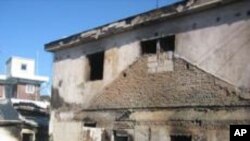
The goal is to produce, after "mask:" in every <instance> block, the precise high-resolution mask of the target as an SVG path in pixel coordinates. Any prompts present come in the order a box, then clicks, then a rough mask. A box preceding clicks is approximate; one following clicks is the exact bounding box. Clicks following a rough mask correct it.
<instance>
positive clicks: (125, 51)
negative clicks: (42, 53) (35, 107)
mask: <svg viewBox="0 0 250 141" xmlns="http://www.w3.org/2000/svg"><path fill="white" fill-rule="evenodd" d="M102 44H103V43H102V42H100V43H98V44H94V45H93V44H90V45H88V44H87V45H84V46H83V47H82V48H83V49H85V51H86V54H89V53H91V52H94V51H95V50H93V48H92V46H99V47H100V46H102ZM82 48H76V50H67V51H66V52H65V51H62V52H58V54H56V55H55V56H56V57H59V58H60V56H62V57H65V56H67V55H65V53H66V54H68V56H70V57H69V58H60V59H61V60H58V61H55V63H54V74H55V75H54V79H53V80H54V81H53V88H54V93H53V95H59V96H60V97H61V98H62V99H63V101H64V102H68V103H75V104H84V105H88V102H89V101H90V100H91V99H92V97H93V96H95V94H97V93H99V92H100V91H101V90H102V89H103V87H105V86H106V85H107V84H108V83H110V82H112V80H114V78H116V77H117V76H118V75H119V73H120V72H121V71H122V70H124V69H125V68H127V67H128V66H129V65H131V64H132V63H133V62H134V61H135V60H136V59H137V57H139V54H140V48H139V42H134V43H129V44H126V45H124V47H123V48H117V47H115V48H111V49H108V50H107V51H105V60H104V65H105V67H104V74H103V76H104V78H103V80H98V81H87V76H86V73H87V70H88V64H87V62H88V61H87V58H86V56H85V55H83V54H82V51H81V50H82ZM97 50H100V49H97ZM84 54H85V53H84ZM128 55H129V58H128ZM69 66H70V67H69ZM72 95H74V96H72ZM54 99H55V100H56V101H53V96H52V103H58V98H54Z"/></svg>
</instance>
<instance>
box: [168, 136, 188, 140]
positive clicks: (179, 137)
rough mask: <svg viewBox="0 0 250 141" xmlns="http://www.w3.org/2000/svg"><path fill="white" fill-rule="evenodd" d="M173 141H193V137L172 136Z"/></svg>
mask: <svg viewBox="0 0 250 141" xmlns="http://www.w3.org/2000/svg"><path fill="white" fill-rule="evenodd" d="M170 138H171V141H192V137H191V136H183V135H181V136H178V135H177V136H176V135H172V136H170Z"/></svg>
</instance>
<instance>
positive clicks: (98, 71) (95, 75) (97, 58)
mask: <svg viewBox="0 0 250 141" xmlns="http://www.w3.org/2000/svg"><path fill="white" fill-rule="evenodd" d="M87 57H88V60H89V66H90V77H89V80H90V81H94V80H102V79H103V64H104V52H103V51H102V52H97V53H94V54H90V55H88V56H87Z"/></svg>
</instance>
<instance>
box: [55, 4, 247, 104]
mask: <svg viewBox="0 0 250 141" xmlns="http://www.w3.org/2000/svg"><path fill="white" fill-rule="evenodd" d="M249 5H250V2H249V1H244V2H239V3H235V4H234V5H227V6H224V7H221V8H217V9H211V10H209V11H204V12H199V13H197V14H192V15H189V16H184V17H178V18H173V19H172V20H168V21H164V22H162V23H157V24H154V25H149V26H147V27H142V28H138V29H135V30H132V31H130V32H126V33H122V34H118V35H113V36H110V37H109V38H104V39H100V40H97V41H95V42H89V43H86V44H83V45H79V46H78V47H75V48H71V49H65V50H60V51H57V52H55V60H54V73H53V74H54V75H53V76H54V78H53V90H54V91H53V92H54V93H53V95H54V96H53V97H55V98H54V99H55V100H56V99H61V102H59V104H58V105H57V107H59V106H60V105H61V106H62V105H63V103H74V104H80V105H82V106H83V107H87V105H89V101H91V99H92V98H93V97H94V96H95V95H96V94H98V93H99V92H100V91H102V89H103V88H104V87H105V86H107V85H108V84H109V83H110V82H112V81H113V80H114V79H115V78H116V77H117V76H118V75H119V74H120V73H121V72H122V71H123V70H124V69H125V68H127V67H128V66H129V65H131V64H132V63H133V62H134V61H135V60H137V58H138V57H139V56H140V42H139V41H140V40H143V39H147V38H152V37H155V36H156V35H157V36H163V35H168V34H175V35H176V52H175V54H176V55H180V57H182V58H185V59H187V60H189V62H190V63H191V64H195V65H197V66H198V67H200V68H201V69H203V70H204V71H207V72H209V73H211V74H213V75H215V76H217V77H219V78H220V79H222V80H225V81H227V82H229V83H231V84H233V85H236V86H239V87H248V86H250V85H248V84H249V82H250V81H249V80H250V79H249V77H250V76H249V73H247V72H249V64H248V61H247V60H249V59H250V58H249V55H248V52H249V45H248V43H247V42H248V41H249V38H250V36H248V34H249V31H250V30H248V29H249V25H250V20H249V17H250V16H249V12H248V11H249ZM243 31H244V32H243ZM229 34H230V35H229ZM236 36H237V38H234V37H236ZM229 37H230V39H228V38H229ZM214 39H215V40H214ZM239 46H240V48H241V49H239ZM238 49H239V50H238ZM102 50H106V52H105V61H104V64H105V66H104V78H103V80H101V81H91V82H90V81H87V82H86V80H87V79H86V70H88V65H87V61H86V60H87V59H86V55H87V54H91V53H94V52H98V51H102ZM208 50H209V52H208ZM225 50H226V51H225ZM236 51H237V52H236ZM238 51H239V52H238ZM201 57H203V59H202V58H201ZM225 65H226V66H225ZM222 66H225V67H222ZM231 66H233V67H231ZM220 67H222V68H223V69H220ZM72 95H74V96H72ZM52 103H58V101H57V100H56V101H54V102H53V98H52ZM60 103H61V104H60ZM64 105H65V104H64Z"/></svg>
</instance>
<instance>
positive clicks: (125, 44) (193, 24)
mask: <svg viewBox="0 0 250 141" xmlns="http://www.w3.org/2000/svg"><path fill="white" fill-rule="evenodd" d="M249 7H250V2H249V1H242V2H236V3H233V4H232V5H226V6H223V7H220V8H217V9H210V10H208V11H200V12H199V13H196V14H192V15H187V16H182V17H176V18H172V19H170V20H168V21H162V22H158V23H156V24H151V25H147V26H143V27H141V28H136V29H133V30H131V31H129V32H126V33H121V34H116V35H112V36H110V37H107V38H102V39H99V40H96V41H93V42H89V43H85V44H82V45H78V46H77V47H74V48H69V49H64V50H59V51H57V52H55V56H54V75H53V77H54V78H53V94H52V106H53V114H52V120H51V124H50V126H51V128H50V132H51V133H52V131H53V134H52V137H53V139H54V141H59V140H60V141H63V140H65V141H66V140H76V141H78V140H79V141H80V140H82V139H83V138H82V136H81V135H82V133H83V132H84V131H83V130H84V129H83V128H82V126H83V123H84V121H85V120H86V119H91V120H93V121H96V122H97V128H104V129H105V132H106V134H107V138H108V140H112V139H113V136H112V135H113V132H112V131H113V130H114V129H122V130H126V131H128V132H129V133H130V135H131V136H133V138H134V141H155V140H170V137H169V135H176V134H177V135H178V134H183V135H192V138H193V141H200V140H207V141H216V140H218V141H227V140H228V136H227V134H228V131H229V129H228V127H229V125H230V124H234V123H236V124H242V123H243V124H244V123H245V124H249V118H250V116H249V114H248V113H249V109H248V108H247V107H244V106H247V105H249V100H247V99H245V98H244V97H242V91H241V90H240V89H238V87H244V88H250V87H249V86H250V85H249V84H250V75H249V71H250V70H249V68H250V67H249V63H248V60H250V56H249V55H248V54H249V52H250V47H249V40H250V36H249V34H250V30H249V25H250V12H249V10H250V9H249ZM172 34H174V35H175V39H176V41H175V42H176V46H175V52H174V54H175V58H174V62H172V63H173V64H172V63H166V66H164V65H163V66H164V68H165V69H166V70H163V71H157V70H159V69H160V68H161V66H158V61H155V62H153V63H152V64H153V65H155V64H157V66H155V67H152V64H150V63H149V62H148V61H149V60H148V58H144V57H142V56H141V52H140V42H141V41H142V40H146V39H151V38H156V37H162V36H166V35H172ZM104 50H105V60H104V75H103V76H104V78H103V80H98V81H88V76H87V75H88V70H89V65H88V60H87V57H86V56H87V55H88V54H92V53H95V52H99V51H104ZM163 58H164V57H163ZM163 60H164V59H163ZM185 60H187V61H185ZM151 61H152V60H151ZM162 62H164V61H162ZM170 62H171V61H170ZM168 67H169V68H168ZM167 68H168V69H167ZM152 70H156V71H152ZM245 93H246V95H249V92H248V91H246V92H245ZM225 107H230V108H225ZM83 109H85V110H93V111H92V112H91V111H90V112H86V111H85V112H84V110H83ZM128 109H130V110H128ZM95 110H97V111H95ZM102 110H103V111H102ZM140 110H141V111H140ZM153 110H155V111H153ZM184 115H185V116H184ZM198 133H199V134H198Z"/></svg>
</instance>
